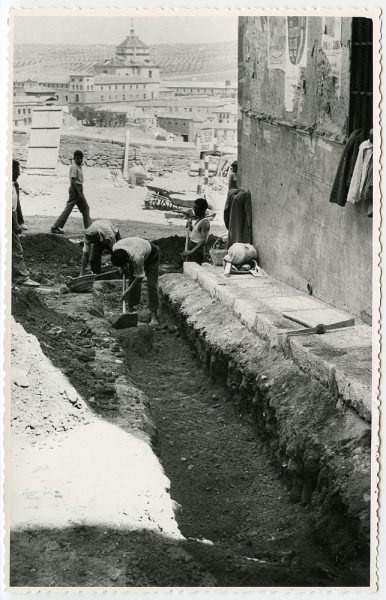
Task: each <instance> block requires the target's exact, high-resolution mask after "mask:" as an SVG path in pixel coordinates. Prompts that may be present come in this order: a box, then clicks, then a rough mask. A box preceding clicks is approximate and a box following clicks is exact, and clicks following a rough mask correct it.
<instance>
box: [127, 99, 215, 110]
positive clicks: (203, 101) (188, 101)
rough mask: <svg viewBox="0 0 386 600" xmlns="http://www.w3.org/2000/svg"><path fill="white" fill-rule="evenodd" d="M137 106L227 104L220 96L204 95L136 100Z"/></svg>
mask: <svg viewBox="0 0 386 600" xmlns="http://www.w3.org/2000/svg"><path fill="white" fill-rule="evenodd" d="M135 103H136V105H137V106H154V107H155V108H157V107H160V106H187V107H189V106H192V107H193V106H214V107H219V108H220V107H222V106H225V104H224V101H223V100H221V99H219V98H208V97H207V96H203V97H202V98H191V97H189V98H186V97H184V98H179V97H178V96H177V97H175V98H157V99H155V100H151V99H148V100H136V101H135Z"/></svg>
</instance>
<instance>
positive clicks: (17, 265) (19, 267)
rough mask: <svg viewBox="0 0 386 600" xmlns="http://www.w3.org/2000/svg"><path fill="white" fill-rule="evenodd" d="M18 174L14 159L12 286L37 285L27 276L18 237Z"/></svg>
mask: <svg viewBox="0 0 386 600" xmlns="http://www.w3.org/2000/svg"><path fill="white" fill-rule="evenodd" d="M19 175H20V167H19V163H18V161H17V160H14V161H13V162H12V286H15V285H22V286H25V287H39V284H38V283H37V282H36V281H33V280H32V279H30V277H29V273H28V271H27V267H26V266H25V262H24V253H23V247H22V245H21V243H20V239H19V235H21V233H22V232H23V230H22V228H21V226H20V225H19V223H18V219H17V201H18V189H17V179H18V177H19Z"/></svg>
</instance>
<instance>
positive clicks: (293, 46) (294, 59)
mask: <svg viewBox="0 0 386 600" xmlns="http://www.w3.org/2000/svg"><path fill="white" fill-rule="evenodd" d="M286 20H287V27H286V52H285V58H286V62H285V86H284V104H285V109H286V111H287V112H292V111H293V107H294V100H295V95H296V89H297V87H298V84H299V79H300V74H301V70H302V69H304V68H305V67H306V65H307V30H308V19H307V17H287V19H286Z"/></svg>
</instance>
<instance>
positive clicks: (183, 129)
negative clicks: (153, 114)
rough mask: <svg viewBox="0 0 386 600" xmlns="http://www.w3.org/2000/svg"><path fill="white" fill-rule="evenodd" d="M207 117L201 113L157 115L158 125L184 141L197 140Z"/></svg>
mask: <svg viewBox="0 0 386 600" xmlns="http://www.w3.org/2000/svg"><path fill="white" fill-rule="evenodd" d="M204 122H205V118H204V117H203V116H201V115H199V114H192V115H170V114H167V113H165V114H160V115H158V116H157V125H158V127H160V128H161V129H164V130H165V131H168V132H169V133H172V134H173V135H175V136H180V137H181V138H182V141H184V142H195V141H196V138H197V133H198V132H199V131H200V130H201V127H202V124H203V123H204Z"/></svg>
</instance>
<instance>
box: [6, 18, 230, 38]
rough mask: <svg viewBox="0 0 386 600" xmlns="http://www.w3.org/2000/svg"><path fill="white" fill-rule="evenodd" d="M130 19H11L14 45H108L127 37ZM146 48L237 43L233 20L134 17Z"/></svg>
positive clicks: (136, 31) (135, 25)
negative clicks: (178, 44)
mask: <svg viewBox="0 0 386 600" xmlns="http://www.w3.org/2000/svg"><path fill="white" fill-rule="evenodd" d="M131 21H132V19H131V18H130V17H127V16H124V17H122V16H117V17H106V16H103V17H88V16H81V17H72V16H71V17H64V16H61V17H42V16H39V17H30V16H19V17H15V29H14V41H15V44H34V43H36V44H112V45H115V44H117V43H119V42H120V41H122V40H123V39H124V38H125V37H126V36H127V35H129V33H130V29H131ZM133 23H134V29H135V33H136V35H138V36H139V37H140V38H141V39H142V40H143V41H144V42H145V43H146V44H147V45H152V44H168V43H169V44H175V43H209V42H225V41H230V40H237V17H235V16H231V17H223V16H221V17H219V16H213V17H212V16H208V17H135V18H134V19H133Z"/></svg>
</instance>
